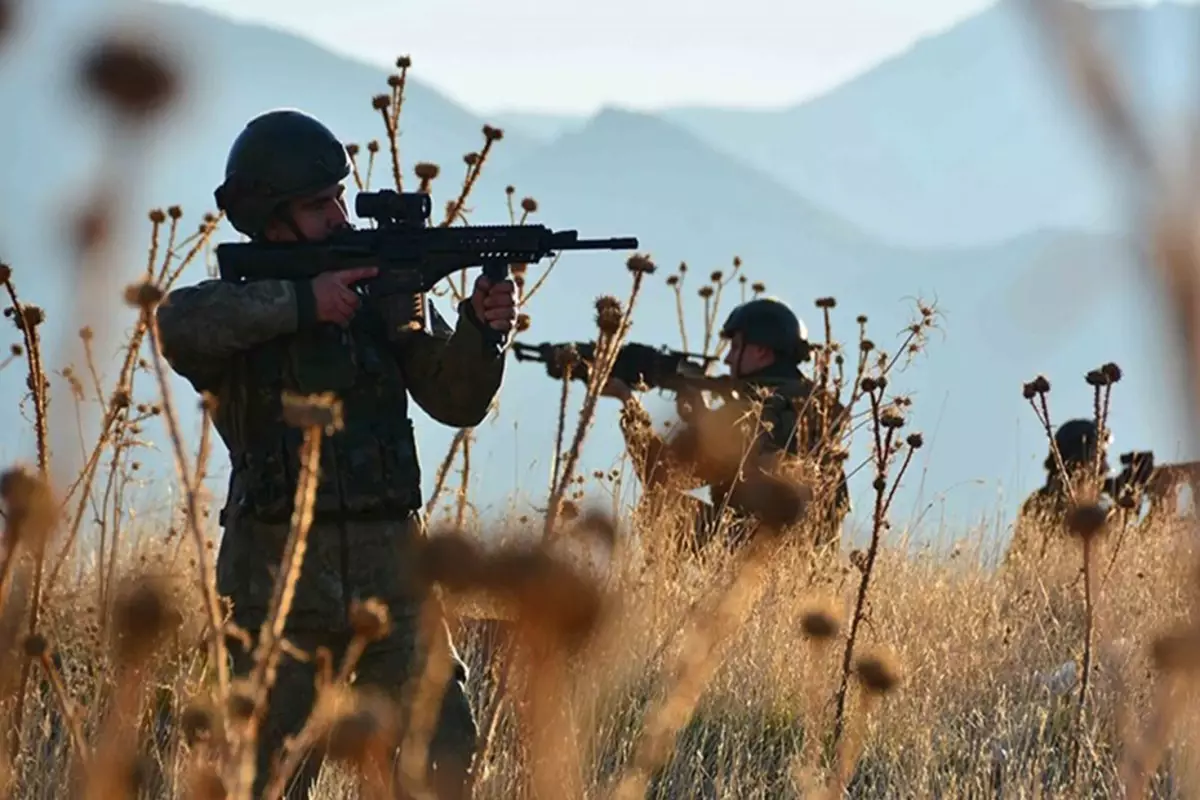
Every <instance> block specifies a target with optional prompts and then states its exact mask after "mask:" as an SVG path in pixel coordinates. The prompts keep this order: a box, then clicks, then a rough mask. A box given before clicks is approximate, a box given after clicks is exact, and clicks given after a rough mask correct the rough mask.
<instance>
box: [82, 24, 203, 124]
mask: <svg viewBox="0 0 1200 800" xmlns="http://www.w3.org/2000/svg"><path fill="white" fill-rule="evenodd" d="M79 75H80V81H81V83H82V84H83V86H84V88H85V89H87V91H89V92H90V93H92V94H94V95H96V96H97V97H99V98H100V99H101V100H103V101H104V102H106V103H107V104H108V105H109V106H110V107H112V108H113V109H114V110H115V111H116V112H117V113H118V114H120V115H121V116H122V117H124V118H126V119H127V120H129V121H134V122H137V121H144V120H145V119H147V118H148V117H150V116H151V115H152V114H155V113H157V112H159V111H161V110H162V109H163V108H164V107H165V106H166V105H167V104H168V103H169V102H170V101H171V99H172V98H173V97H174V96H175V94H176V92H177V91H178V84H179V76H178V74H177V72H176V70H175V67H174V66H173V65H172V64H171V63H170V62H168V60H167V59H166V57H165V56H164V55H163V54H162V53H161V52H158V51H157V50H156V48H153V47H151V46H150V45H149V44H148V43H147V42H145V41H140V40H133V39H128V38H122V37H114V38H109V39H104V40H102V41H100V42H98V43H96V44H94V45H93V46H92V47H91V49H90V50H88V52H87V53H86V54H85V55H84V57H83V60H82V62H81V64H80V69H79Z"/></svg>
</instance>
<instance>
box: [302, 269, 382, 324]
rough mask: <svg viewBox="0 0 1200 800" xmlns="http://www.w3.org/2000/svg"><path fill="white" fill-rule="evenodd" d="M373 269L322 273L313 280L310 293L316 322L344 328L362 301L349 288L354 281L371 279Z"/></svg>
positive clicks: (375, 271)
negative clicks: (314, 301) (313, 303)
mask: <svg viewBox="0 0 1200 800" xmlns="http://www.w3.org/2000/svg"><path fill="white" fill-rule="evenodd" d="M377 272H378V270H377V269H376V268H375V267H360V268H358V269H344V270H341V271H340V272H324V273H322V274H320V275H318V276H317V277H315V278H313V281H312V291H313V298H314V299H315V300H316V308H317V321H318V322H332V323H334V324H337V325H341V326H342V327H345V326H346V325H347V324H349V322H350V320H351V319H352V318H353V317H354V314H355V313H356V312H357V311H358V307H359V305H360V304H361V303H362V299H361V298H360V297H359V296H358V293H357V292H355V291H354V290H353V289H351V288H350V286H351V284H353V283H354V282H355V281H361V280H365V279H366V278H373V277H375V274H376V273H377Z"/></svg>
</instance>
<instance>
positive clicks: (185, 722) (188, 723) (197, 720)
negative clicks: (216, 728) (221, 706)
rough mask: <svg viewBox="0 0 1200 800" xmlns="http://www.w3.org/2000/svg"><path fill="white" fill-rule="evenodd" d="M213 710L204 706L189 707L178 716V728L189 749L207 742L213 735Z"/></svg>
mask: <svg viewBox="0 0 1200 800" xmlns="http://www.w3.org/2000/svg"><path fill="white" fill-rule="evenodd" d="M213 722H214V720H213V710H212V709H211V708H209V707H208V706H206V705H190V706H188V707H187V708H185V709H184V710H183V714H182V715H180V719H179V727H180V729H181V730H182V731H183V738H184V741H186V742H187V743H188V746H189V747H195V746H196V745H197V744H199V743H201V742H204V741H207V740H209V739H210V738H211V737H212V734H213Z"/></svg>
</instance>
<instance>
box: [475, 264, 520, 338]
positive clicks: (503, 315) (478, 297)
mask: <svg viewBox="0 0 1200 800" xmlns="http://www.w3.org/2000/svg"><path fill="white" fill-rule="evenodd" d="M471 306H472V308H473V309H474V311H475V317H476V318H477V319H478V320H479V321H480V322H482V323H483V324H484V325H487V326H488V327H489V328H491V329H492V330H494V331H497V332H498V333H501V334H506V333H508V332H509V331H511V330H512V329H513V327H514V326H516V324H517V289H516V286H515V285H514V284H513V282H512V281H508V280H505V281H500V282H499V283H496V284H494V285H493V284H492V282H491V281H489V280H488V279H487V278H486V277H484V276H483V275H480V276H479V277H478V278H476V279H475V291H474V292H473V293H472V294H471Z"/></svg>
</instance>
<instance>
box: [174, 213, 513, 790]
mask: <svg viewBox="0 0 1200 800" xmlns="http://www.w3.org/2000/svg"><path fill="white" fill-rule="evenodd" d="M231 220H232V215H231ZM416 308H419V306H417V305H416V304H415V302H414V298H413V297H412V296H392V297H386V298H372V299H366V298H364V301H363V303H362V305H361V307H360V308H359V310H358V312H357V314H356V315H355V316H354V318H353V319H352V320H351V321H350V323H349V325H348V326H347V327H346V328H345V329H343V328H341V327H339V326H337V325H332V324H322V323H318V322H317V321H316V317H315V313H316V311H315V309H316V306H315V300H314V293H313V290H312V288H311V284H310V282H308V281H286V280H263V281H257V282H254V283H249V284H243V285H238V284H233V283H227V282H223V281H219V280H209V281H204V282H202V283H200V284H198V285H196V286H191V287H186V288H180V289H177V290H175V291H173V292H171V293H170V294H169V295H168V296H167V297H166V298H165V300H164V302H163V303H162V304H161V305H160V307H159V309H158V312H157V319H158V326H159V331H160V336H161V342H162V349H163V354H164V356H165V357H166V359H167V360H168V362H169V363H170V364H171V366H172V367H173V368H174V369H175V370H176V371H177V372H178V373H179V374H181V375H182V376H184V377H185V378H187V380H188V381H189V382H190V383H191V384H192V386H194V387H195V389H196V390H197V391H200V392H209V393H211V394H212V395H214V396H215V398H216V400H217V406H216V410H215V412H214V415H213V423H214V427H215V428H216V430H217V432H218V433H219V435H220V437H221V439H222V441H224V443H225V445H226V447H227V448H228V450H229V455H230V461H231V466H232V476H231V479H230V485H229V495H228V498H227V500H226V504H225V507H224V509H223V510H222V512H221V525H222V527H223V528H224V536H223V538H222V540H221V546H220V551H219V553H218V559H217V588H218V591H219V593H220V594H221V595H222V596H223V597H225V598H227V599H228V600H229V601H231V604H232V609H233V621H234V623H235V624H236V625H238V626H239V627H241V628H242V629H244V630H245V631H247V632H248V633H249V634H250V635H251V636H252V637H256V635H257V631H258V629H259V627H260V626H261V625H262V623H263V622H264V620H265V616H266V614H267V610H268V606H269V603H270V598H271V591H272V586H273V584H274V581H275V578H276V575H277V572H278V569H279V564H280V561H281V556H282V550H283V546H284V542H285V540H286V539H287V535H288V529H289V518H290V515H291V512H292V506H293V496H294V493H295V489H296V483H297V471H298V465H299V449H300V445H301V437H302V433H301V431H300V430H298V429H296V428H293V427H289V426H288V425H286V424H285V423H284V421H283V419H282V413H281V394H282V392H284V391H287V390H290V391H293V392H297V393H302V394H308V393H314V392H323V391H332V392H334V393H336V394H337V395H338V397H339V399H340V400H341V402H342V406H343V416H344V428H343V429H342V430H341V431H338V432H336V433H333V434H332V435H330V436H328V437H327V438H326V439H325V441H324V442H323V443H322V447H321V463H320V483H319V487H318V490H317V494H316V502H315V507H314V518H313V524H312V528H311V530H310V533H309V536H308V549H307V552H306V553H305V556H304V560H303V564H302V569H301V572H300V576H299V580H298V582H297V583H296V591H295V598H294V601H293V605H292V609H291V612H290V614H289V616H288V619H287V626H286V630H285V636H286V637H287V638H288V640H289V641H290V642H292V643H293V644H294V645H295V646H297V647H298V648H299V649H301V650H303V651H307V652H309V653H312V652H314V651H315V649H316V648H317V647H319V646H325V647H327V648H329V650H330V652H331V653H332V654H333V656H334V658H335V660H340V659H341V657H342V654H343V653H344V651H345V648H346V645H347V644H348V643H349V640H350V634H351V631H350V629H349V623H348V610H349V608H350V605H351V603H352V602H353V601H354V600H356V599H366V598H372V597H374V598H378V599H379V600H380V601H382V602H383V603H384V604H386V606H387V607H388V610H389V612H390V616H391V620H392V626H391V632H390V634H389V635H388V636H387V637H386V638H385V639H383V640H382V641H379V642H376V643H373V644H371V645H370V646H369V647H368V648H367V649H366V652H365V653H363V655H362V658H361V660H360V662H359V664H358V666H357V669H356V673H357V675H356V684H357V685H359V686H372V687H378V688H380V689H383V690H385V691H387V692H389V693H390V694H391V695H392V696H393V697H395V698H396V699H401V698H400V692H401V688H402V687H403V686H404V684H405V682H406V680H407V679H408V678H409V677H410V676H413V675H414V672H415V671H416V670H419V668H420V663H419V657H418V654H417V653H416V647H417V638H418V631H417V617H418V613H419V609H420V606H421V604H422V602H423V601H424V600H426V599H427V597H428V596H429V587H428V586H427V585H423V584H422V582H421V581H420V580H419V579H418V576H417V575H416V574H415V572H414V568H413V565H414V559H413V553H414V548H415V547H416V546H417V545H418V544H419V540H420V538H421V537H422V535H423V530H422V526H421V521H420V517H419V511H418V509H419V508H420V506H421V488H420V487H421V476H420V467H419V463H418V453H417V446H416V441H415V439H414V435H413V426H412V422H411V421H410V419H409V416H408V413H407V412H408V397H407V395H411V396H412V398H413V399H414V400H415V401H416V402H417V404H418V405H419V406H420V407H421V408H422V409H423V410H424V411H426V412H427V413H428V414H429V415H430V416H431V417H433V418H434V419H435V420H437V421H438V422H441V423H443V424H445V425H450V426H455V427H467V426H473V425H477V424H478V423H480V422H481V421H482V420H483V419H484V417H485V415H486V413H487V410H488V407H489V404H490V403H491V400H492V398H493V397H494V395H495V394H496V392H497V391H498V390H499V387H500V384H501V379H502V376H503V369H504V361H503V359H502V358H498V357H496V356H495V355H494V354H493V353H492V352H491V351H489V350H487V349H485V347H484V338H483V335H482V323H481V322H480V321H479V320H478V319H477V317H476V316H475V313H474V311H473V308H472V306H471V303H470V301H469V299H468V300H464V301H463V302H462V303H461V304H460V305H459V307H458V314H459V317H458V323H457V326H456V327H455V328H454V330H453V333H452V334H447V333H445V332H444V329H445V326H443V330H442V331H441V332H439V331H438V329H437V327H436V326H435V330H434V332H433V333H430V332H428V331H427V330H426V329H425V326H424V325H423V324H421V325H419V326H418V328H417V329H412V328H410V327H409V325H408V323H409V322H410V321H411V320H412V318H413V316H414V312H415V309H416ZM438 635H439V636H444V637H445V641H446V643H447V645H448V644H449V632H448V630H446V629H445V625H444V624H443V625H442V626H441V630H439V632H438ZM422 649H423V648H422ZM231 650H232V655H233V659H234V671H235V673H237V674H244V673H246V672H248V671H249V670H250V668H251V666H252V660H251V654H250V652H247V651H246V650H245V649H244V648H243V647H241V646H238V645H237V643H236V642H233V641H231ZM335 663H336V662H335ZM455 664H456V666H455V673H454V676H453V678H452V681H451V684H450V685H449V686H448V687H447V690H446V694H445V699H444V701H443V705H442V709H441V718H440V723H439V725H438V728H437V730H436V732H435V735H434V739H433V741H432V742H431V750H430V760H431V771H432V772H433V773H434V774H435V775H436V777H435V778H434V780H435V783H436V784H437V790H438V793H439V796H440V797H444V798H451V797H463V796H466V795H465V793H464V792H465V790H464V785H465V784H466V782H467V780H466V779H467V776H468V775H469V770H470V766H471V761H472V759H473V756H474V750H475V742H476V727H475V721H474V718H473V715H472V711H471V708H470V705H469V704H468V700H467V695H466V687H465V681H466V669H465V666H464V665H463V664H462V662H461V661H459V660H458V659H457V654H456V655H455ZM314 677H315V675H314V668H313V666H312V664H311V663H302V662H300V661H298V660H293V659H291V658H288V657H287V656H285V657H284V659H283V661H282V663H281V665H280V668H279V671H278V677H277V678H276V680H275V683H274V688H273V690H272V693H271V703H270V708H269V711H268V715H267V719H266V720H265V723H264V727H263V730H262V731H261V733H260V750H259V754H258V756H259V757H258V775H257V778H256V781H255V790H254V793H255V796H259V794H260V793H261V791H262V788H263V786H264V784H265V782H266V780H267V778H268V773H269V771H270V768H271V763H272V754H273V753H275V752H277V751H278V750H279V748H280V747H281V746H282V745H283V744H284V741H285V739H286V737H288V736H291V735H294V734H296V733H297V732H298V731H299V730H300V729H301V727H302V726H303V724H304V721H305V720H306V718H307V716H308V713H309V710H310V707H311V704H312V701H313V698H314V691H315V688H314ZM318 769H319V764H318V763H316V759H315V758H310V759H309V763H308V764H307V765H306V767H305V768H304V770H303V771H302V774H301V775H300V776H299V777H298V780H297V781H295V782H294V784H293V785H292V787H291V789H290V792H289V795H288V796H289V797H302V796H306V794H307V791H308V787H309V786H310V785H311V782H312V781H313V780H314V779H315V777H316V773H317V771H318Z"/></svg>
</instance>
